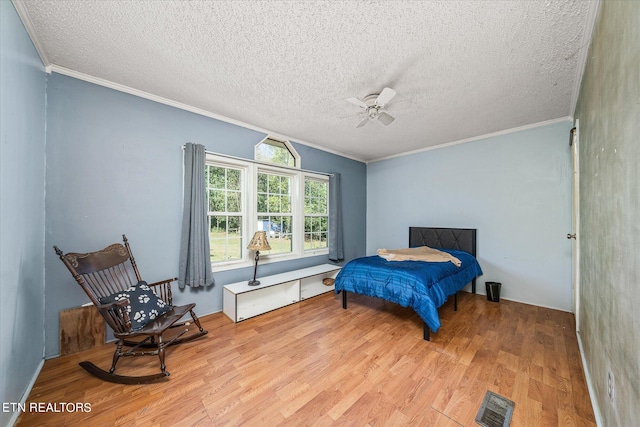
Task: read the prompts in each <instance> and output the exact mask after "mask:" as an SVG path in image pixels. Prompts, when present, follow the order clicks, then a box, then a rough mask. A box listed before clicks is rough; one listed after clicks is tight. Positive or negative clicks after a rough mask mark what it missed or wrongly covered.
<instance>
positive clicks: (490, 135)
mask: <svg viewBox="0 0 640 427" xmlns="http://www.w3.org/2000/svg"><path fill="white" fill-rule="evenodd" d="M564 122H572V123H573V117H569V116H566V117H560V118H558V119H552V120H545V121H544V122H538V123H532V124H530V125H525V126H519V127H516V128H511V129H505V130H501V131H498V132H493V133H487V134H485V135H478V136H474V137H472V138H466V139H460V140H458V141H451V142H445V143H444V144H438V145H432V146H430V147H425V148H420V149H418V150H413V151H406V152H404V153H400V154H394V155H391V156H387V157H381V158H379V159H375V160H370V161H368V162H367V164H370V163H375V162H380V161H383V160H389V159H394V158H396V157H404V156H410V155H412V154H418V153H422V152H425V151H431V150H437V149H439V148H445V147H451V146H454V145H460V144H466V143H467V142H473V141H479V140H481V139H487V138H494V137H497V136H503V135H508V134H510V133H516V132H521V131H523V130H529V129H535V128H539V127H543V126H549V125H553V124H556V123H564Z"/></svg>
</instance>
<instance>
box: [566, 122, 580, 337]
mask: <svg viewBox="0 0 640 427" xmlns="http://www.w3.org/2000/svg"><path fill="white" fill-rule="evenodd" d="M578 124H579V123H578V120H576V125H575V127H574V128H573V129H571V137H570V145H571V160H572V161H571V169H572V174H571V176H572V179H571V190H572V203H571V204H572V212H571V222H572V230H571V232H570V233H569V234H567V238H568V239H571V241H572V255H573V256H572V263H573V265H572V270H573V274H572V275H571V276H572V282H573V283H572V285H573V304H572V308H573V313H574V315H575V318H576V332H580V245H579V240H580V234H579V231H580V162H579V158H578V153H579V150H578V140H579V134H578Z"/></svg>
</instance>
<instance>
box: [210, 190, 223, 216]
mask: <svg viewBox="0 0 640 427" xmlns="http://www.w3.org/2000/svg"><path fill="white" fill-rule="evenodd" d="M224 193H225V192H224V191H223V190H210V191H209V212H224Z"/></svg>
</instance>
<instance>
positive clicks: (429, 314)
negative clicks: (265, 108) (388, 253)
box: [335, 227, 482, 341]
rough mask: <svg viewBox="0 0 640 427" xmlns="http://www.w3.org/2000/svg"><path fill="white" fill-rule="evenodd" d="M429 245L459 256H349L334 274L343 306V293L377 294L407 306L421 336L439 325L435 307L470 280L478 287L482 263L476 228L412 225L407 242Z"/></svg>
mask: <svg viewBox="0 0 640 427" xmlns="http://www.w3.org/2000/svg"><path fill="white" fill-rule="evenodd" d="M419 246H428V247H430V248H436V249H439V250H441V251H442V252H446V253H449V254H451V255H453V256H454V257H456V258H458V259H459V260H460V261H461V265H460V267H457V266H456V265H454V264H453V263H451V262H424V261H387V260H386V259H384V258H382V257H380V256H378V255H374V256H369V257H362V258H356V259H354V260H351V261H349V262H348V263H347V264H346V265H345V266H344V267H342V269H341V270H340V273H338V275H337V276H336V279H335V292H336V293H340V292H342V308H344V309H346V308H347V294H348V292H353V293H357V294H362V295H368V296H373V297H378V298H382V299H385V300H387V301H391V302H394V303H397V304H400V305H401V306H403V307H411V308H413V310H414V311H415V312H416V313H417V314H418V315H419V316H420V318H421V319H422V320H423V322H424V329H423V337H424V339H425V340H427V341H429V339H430V333H429V330H431V331H433V332H434V333H435V332H437V331H438V329H439V328H440V326H441V324H440V316H439V315H438V308H439V307H440V306H442V305H443V304H444V303H445V302H446V301H447V299H448V297H450V296H453V297H454V301H455V302H454V309H455V310H457V309H458V300H457V293H458V291H460V290H461V289H462V288H463V287H465V286H466V285H467V284H469V283H471V291H472V292H473V293H474V294H475V293H476V277H478V276H480V275H482V269H481V268H480V264H478V261H477V259H476V229H469V228H432V227H410V228H409V247H410V248H415V247H419Z"/></svg>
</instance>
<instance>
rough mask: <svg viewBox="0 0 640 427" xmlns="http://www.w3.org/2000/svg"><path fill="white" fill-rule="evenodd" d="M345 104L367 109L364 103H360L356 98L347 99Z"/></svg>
mask: <svg viewBox="0 0 640 427" xmlns="http://www.w3.org/2000/svg"><path fill="white" fill-rule="evenodd" d="M347 102H350V103H352V104H353V105H357V106H358V107H360V108H367V107H368V105H367V104H365V103H364V102H362V101H360V100H359V99H358V98H347Z"/></svg>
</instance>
